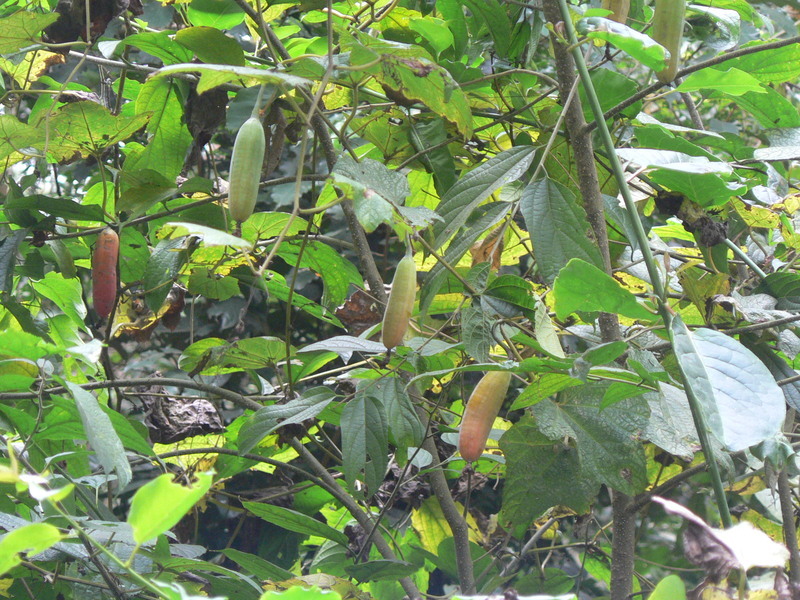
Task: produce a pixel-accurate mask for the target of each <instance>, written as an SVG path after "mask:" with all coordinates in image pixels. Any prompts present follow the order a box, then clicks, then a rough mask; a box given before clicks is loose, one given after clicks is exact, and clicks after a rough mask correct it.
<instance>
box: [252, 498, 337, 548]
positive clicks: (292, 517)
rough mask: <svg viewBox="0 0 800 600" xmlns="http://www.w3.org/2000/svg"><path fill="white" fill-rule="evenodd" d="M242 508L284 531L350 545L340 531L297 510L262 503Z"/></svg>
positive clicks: (254, 503)
mask: <svg viewBox="0 0 800 600" xmlns="http://www.w3.org/2000/svg"><path fill="white" fill-rule="evenodd" d="M242 506H244V507H245V508H246V509H247V510H249V511H250V512H251V513H253V514H254V515H255V516H257V517H260V518H262V519H264V520H265V521H267V522H269V523H272V524H274V525H277V526H278V527H282V528H283V529H287V530H289V531H294V532H295V533H302V534H304V535H315V536H319V537H323V538H325V539H326V540H331V541H332V542H336V543H337V544H341V545H342V546H347V545H348V543H349V539H348V538H347V536H346V535H345V534H344V533H342V532H341V531H339V530H338V529H334V528H333V527H330V526H329V525H326V524H325V523H320V522H319V521H317V520H316V519H315V518H314V517H310V516H308V515H306V514H303V513H301V512H297V511H296V510H291V509H288V508H283V507H281V506H274V505H272V504H263V503H261V502H242Z"/></svg>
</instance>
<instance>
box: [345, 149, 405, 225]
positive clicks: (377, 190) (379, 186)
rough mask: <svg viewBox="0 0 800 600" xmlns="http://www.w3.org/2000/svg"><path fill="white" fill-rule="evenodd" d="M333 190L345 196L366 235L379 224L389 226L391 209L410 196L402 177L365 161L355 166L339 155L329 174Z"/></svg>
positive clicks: (395, 172) (370, 160) (348, 159)
mask: <svg viewBox="0 0 800 600" xmlns="http://www.w3.org/2000/svg"><path fill="white" fill-rule="evenodd" d="M331 179H332V180H333V182H334V184H335V185H336V186H337V187H341V188H343V189H345V190H346V191H347V192H348V196H350V197H351V198H352V199H353V201H354V205H355V209H356V215H357V216H358V220H359V222H360V223H361V225H362V226H363V227H364V229H366V231H367V232H368V233H370V232H372V231H374V230H375V229H376V228H377V227H378V225H381V224H382V223H391V222H392V215H393V211H392V206H401V205H403V204H404V203H405V199H406V197H408V195H409V194H410V193H411V190H410V188H409V186H408V181H407V180H406V178H405V176H404V175H402V174H401V173H398V172H397V171H392V170H390V169H388V168H387V167H386V165H384V164H383V163H380V162H378V161H377V160H372V159H369V158H365V159H362V160H361V162H359V163H357V162H356V161H354V160H353V159H352V158H351V157H350V156H349V155H347V154H344V155H342V156H341V157H340V158H339V160H338V161H337V162H336V166H335V167H334V168H333V171H332V172H331Z"/></svg>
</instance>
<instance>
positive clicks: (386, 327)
mask: <svg viewBox="0 0 800 600" xmlns="http://www.w3.org/2000/svg"><path fill="white" fill-rule="evenodd" d="M416 296H417V265H415V264H414V258H413V257H412V256H411V255H406V256H404V257H403V258H402V259H401V260H400V262H399V263H397V270H396V271H395V272H394V278H393V279H392V290H391V291H390V292H389V301H388V302H387V303H386V312H384V313H383V328H382V330H381V342H383V345H384V346H386V348H387V349H389V350H391V349H392V348H394V347H395V346H398V345H400V344H402V343H403V337H404V336H405V335H406V330H407V329H408V322H409V320H410V319H411V311H413V310H414V299H415V298H416Z"/></svg>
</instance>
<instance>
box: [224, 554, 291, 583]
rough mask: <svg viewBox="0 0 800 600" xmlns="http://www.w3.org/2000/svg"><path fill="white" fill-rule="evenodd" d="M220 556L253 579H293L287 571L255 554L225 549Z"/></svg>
mask: <svg viewBox="0 0 800 600" xmlns="http://www.w3.org/2000/svg"><path fill="white" fill-rule="evenodd" d="M222 554H224V555H225V556H227V557H228V558H230V559H231V560H232V561H233V562H235V563H236V564H237V565H239V566H240V567H242V568H243V569H244V570H245V571H248V572H249V573H250V574H251V575H253V576H254V577H257V578H258V579H261V580H263V581H286V580H287V579H291V578H292V577H294V575H293V574H292V572H291V571H287V570H286V569H283V568H281V567H279V566H278V565H274V564H272V563H271V562H269V561H268V560H264V559H263V558H261V557H260V556H256V555H255V554H249V553H247V552H242V551H241V550H236V549H235V548H225V550H223V551H222Z"/></svg>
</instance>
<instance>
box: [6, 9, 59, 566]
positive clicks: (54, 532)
mask: <svg viewBox="0 0 800 600" xmlns="http://www.w3.org/2000/svg"><path fill="white" fill-rule="evenodd" d="M0 23H2V21H0ZM0 31H1V30H0ZM65 537H66V536H64V535H63V534H62V533H61V532H60V531H59V530H58V529H56V528H55V527H53V526H52V525H50V524H48V523H31V524H29V525H23V526H22V527H19V528H17V529H15V530H14V531H11V532H9V533H7V534H6V535H4V536H3V538H2V539H0V575H4V574H5V573H8V572H9V571H10V570H11V569H13V568H14V567H16V566H17V565H19V564H20V563H21V562H22V557H21V556H20V553H22V552H24V553H27V554H28V555H29V556H35V555H37V554H39V553H40V552H44V551H45V550H47V549H48V548H50V547H52V546H53V545H54V544H57V543H58V542H60V541H61V540H63V539H64V538H65Z"/></svg>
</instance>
